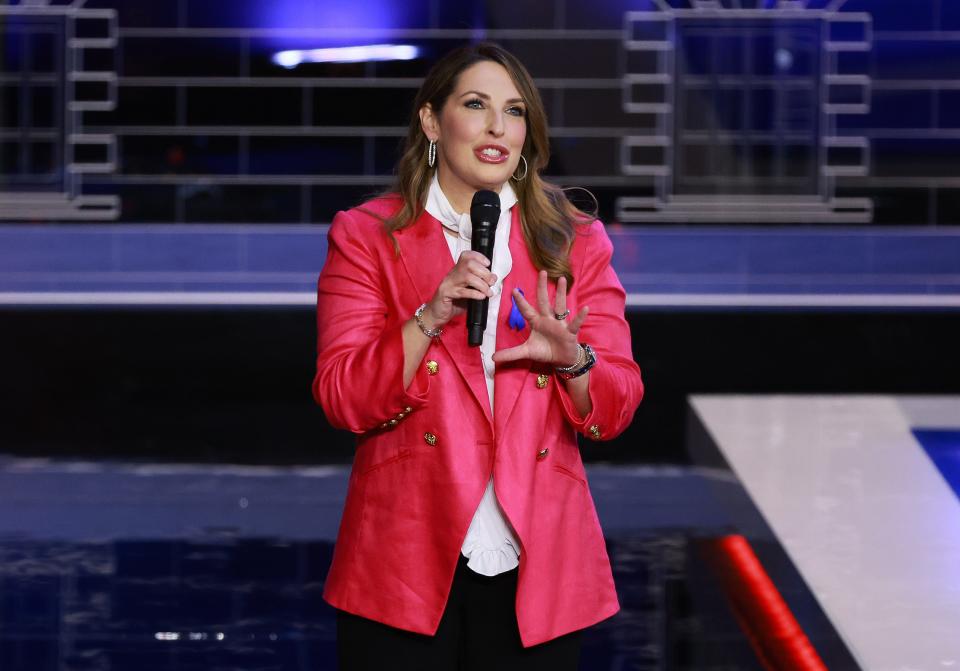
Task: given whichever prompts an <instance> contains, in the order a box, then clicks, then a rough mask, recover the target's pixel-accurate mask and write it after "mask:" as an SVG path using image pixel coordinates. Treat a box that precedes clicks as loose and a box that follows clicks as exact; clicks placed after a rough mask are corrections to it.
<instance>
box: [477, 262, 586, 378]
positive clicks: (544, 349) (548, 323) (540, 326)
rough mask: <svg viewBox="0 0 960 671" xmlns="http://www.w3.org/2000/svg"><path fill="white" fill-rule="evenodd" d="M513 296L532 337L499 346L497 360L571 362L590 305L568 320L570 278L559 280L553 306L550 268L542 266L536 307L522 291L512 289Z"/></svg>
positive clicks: (568, 363)
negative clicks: (548, 286) (515, 343)
mask: <svg viewBox="0 0 960 671" xmlns="http://www.w3.org/2000/svg"><path fill="white" fill-rule="evenodd" d="M513 299H514V300H515V301H516V303H517V308H518V309H519V310H520V314H521V315H523V318H524V319H526V320H527V323H528V324H530V337H529V338H527V341H526V342H524V343H523V344H522V345H517V346H516V347H511V348H509V349H505V350H500V351H499V352H496V353H495V354H494V355H493V360H494V361H495V362H497V363H505V362H507V361H519V360H521V359H529V360H531V361H539V362H542V363H549V364H552V365H554V366H570V365H572V364H573V363H574V362H575V361H576V359H577V354H578V351H577V333H578V332H579V331H580V327H581V326H582V325H583V320H584V319H586V318H587V313H588V312H589V311H590V309H589V308H588V307H587V306H584V307H583V308H581V309H580V311H579V312H577V314H576V316H575V317H574V318H573V320H571V321H567V318H566V316H564V317H563V318H560V315H565V313H566V312H567V280H566V278H565V277H561V278H560V279H558V280H557V295H556V305H555V306H554V307H551V306H550V298H549V295H548V294H547V271H545V270H541V271H540V274H539V276H538V277H537V307H536V309H534V307H533V306H532V305H530V303H528V302H527V300H526V299H525V298H524V297H523V295H522V294H520V292H519V290H517V289H514V290H513Z"/></svg>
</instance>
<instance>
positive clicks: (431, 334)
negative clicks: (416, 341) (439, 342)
mask: <svg viewBox="0 0 960 671" xmlns="http://www.w3.org/2000/svg"><path fill="white" fill-rule="evenodd" d="M426 309H427V304H426V303H424V304H423V305H421V306H420V307H418V308H417V311H416V312H414V313H413V317H414V319H416V320H417V326H419V327H420V330H421V331H423V335H425V336H427V337H428V338H439V337H440V334H441V333H443V328H435V329H428V328H427V325H426V324H424V323H423V311H424V310H426Z"/></svg>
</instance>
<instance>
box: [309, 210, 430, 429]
mask: <svg viewBox="0 0 960 671" xmlns="http://www.w3.org/2000/svg"><path fill="white" fill-rule="evenodd" d="M353 217H354V215H353V214H352V213H351V212H339V213H337V215H336V217H334V220H333V224H332V225H331V226H330V231H329V233H328V234H327V237H328V245H327V259H326V262H325V263H324V265H323V269H322V270H321V272H320V278H319V280H318V282H317V371H316V375H315V377H314V379H313V397H314V399H316V401H317V403H319V404H320V405H321V406H322V407H323V411H324V413H325V414H326V416H327V419H328V420H329V422H330V423H331V424H332V425H333V426H335V427H337V428H341V429H347V430H349V431H352V432H354V433H364V432H367V431H370V430H372V429H378V428H380V427H381V424H383V423H384V422H388V421H389V420H391V419H393V418H395V417H396V416H397V415H398V414H399V413H404V414H406V413H409V412H410V409H416V408H418V407H421V406H422V405H423V404H424V403H425V402H426V398H427V389H428V386H429V379H428V378H427V376H426V374H424V373H423V366H420V367H419V368H420V370H419V371H418V372H417V374H416V376H415V377H414V380H413V381H412V382H411V383H410V386H409V388H407V389H404V388H403V360H404V358H403V357H404V354H403V334H402V332H401V329H402V327H403V321H404V320H401V319H397V318H396V316H394V317H393V318H391V315H390V314H389V313H390V310H389V307H388V301H387V300H386V296H385V295H384V290H385V289H384V286H385V285H384V280H383V277H384V272H383V271H384V269H383V268H381V265H382V263H383V261H382V259H383V258H384V257H383V255H382V254H378V253H377V249H376V246H377V245H382V244H384V242H385V241H386V236H385V234H384V233H383V229H382V227H381V224H380V222H377V221H372V222H368V221H359V220H355V219H354V218H353ZM381 238H382V239H381ZM402 416H403V415H401V417H402Z"/></svg>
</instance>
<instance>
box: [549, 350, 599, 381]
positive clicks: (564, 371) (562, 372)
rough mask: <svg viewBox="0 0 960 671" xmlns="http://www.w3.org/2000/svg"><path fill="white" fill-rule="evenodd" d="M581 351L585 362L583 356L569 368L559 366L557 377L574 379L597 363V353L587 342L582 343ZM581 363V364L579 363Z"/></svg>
mask: <svg viewBox="0 0 960 671" xmlns="http://www.w3.org/2000/svg"><path fill="white" fill-rule="evenodd" d="M580 351H581V352H582V353H583V357H582V358H583V362H582V363H581V361H580V359H581V357H577V363H575V364H574V365H573V366H569V367H567V368H557V377H559V378H560V379H561V380H572V379H573V378H575V377H580V376H581V375H584V374H586V373H587V372H588V371H589V370H590V369H591V368H593V367H594V365H595V364H596V363H597V353H596V352H594V351H593V348H592V347H590V345H588V344H587V343H580ZM578 364H579V365H578Z"/></svg>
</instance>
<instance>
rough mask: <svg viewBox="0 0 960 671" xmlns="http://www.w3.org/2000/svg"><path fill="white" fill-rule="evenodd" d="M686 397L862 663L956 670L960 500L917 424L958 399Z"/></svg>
mask: <svg viewBox="0 0 960 671" xmlns="http://www.w3.org/2000/svg"><path fill="white" fill-rule="evenodd" d="M690 404H691V406H692V408H693V412H694V413H695V414H696V417H697V418H698V419H699V421H700V423H701V424H702V427H703V428H704V429H705V433H706V434H707V435H706V438H707V442H710V441H711V440H712V442H713V443H714V446H715V447H716V449H717V450H718V452H719V455H720V456H722V458H723V460H725V461H726V463H727V464H728V465H729V467H730V468H731V469H732V471H733V472H734V473H735V475H736V477H737V478H738V479H739V481H740V482H741V483H742V484H743V486H744V488H745V490H746V492H747V493H748V495H749V497H750V498H751V499H752V501H753V503H754V505H755V506H756V508H757V509H758V510H759V512H760V514H761V515H762V516H763V518H764V520H765V521H766V523H767V525H768V526H769V527H770V529H771V530H772V531H773V533H774V534H775V535H776V537H777V539H778V541H779V542H780V544H781V545H782V546H783V548H784V549H785V551H786V553H787V554H788V555H789V557H790V559H791V560H792V561H793V563H794V565H795V566H796V568H797V569H798V570H799V572H800V574H801V575H802V577H803V579H804V580H805V581H806V583H807V585H808V586H809V588H810V590H811V591H812V593H813V594H814V595H815V597H816V598H817V600H818V601H819V603H820V605H821V607H822V608H823V610H824V611H825V613H826V615H827V617H828V618H829V619H830V620H831V622H832V624H833V626H834V627H835V629H836V631H837V632H838V633H839V635H840V636H841V638H842V639H843V640H844V642H845V643H846V645H847V647H848V649H849V650H850V652H851V653H852V655H853V657H854V658H855V659H856V661H857V663H858V664H859V665H860V667H861V668H863V669H865V670H869V671H888V670H889V671H907V670H918V671H919V670H927V671H931V670H934V669H958V668H960V498H958V496H957V495H956V494H955V493H954V491H953V490H952V489H951V486H950V484H949V483H948V482H947V480H946V479H945V478H944V476H943V475H942V474H941V472H940V471H939V470H938V468H937V467H936V466H935V464H934V462H933V461H932V460H931V458H930V457H929V456H928V454H927V452H926V451H925V450H924V448H923V446H921V444H920V443H919V442H918V440H917V438H916V437H915V436H914V434H913V433H912V431H913V430H917V429H947V430H954V431H960V397H942V396H941V397H892V396H756V395H751V396H693V397H691V399H690ZM692 425H693V424H692ZM701 442H702V441H701Z"/></svg>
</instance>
